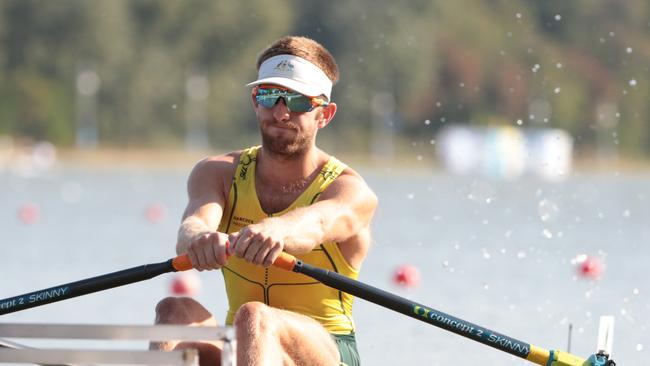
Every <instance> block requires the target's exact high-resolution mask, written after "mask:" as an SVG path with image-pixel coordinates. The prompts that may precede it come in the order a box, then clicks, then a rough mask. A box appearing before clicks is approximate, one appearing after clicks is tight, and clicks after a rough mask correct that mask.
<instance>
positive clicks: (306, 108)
mask: <svg viewBox="0 0 650 366" xmlns="http://www.w3.org/2000/svg"><path fill="white" fill-rule="evenodd" d="M253 95H254V96H255V100H256V101H257V103H258V104H260V105H261V106H262V107H264V108H272V107H273V106H274V105H276V104H277V103H278V100H280V98H282V99H283V100H284V104H285V105H286V106H287V109H288V110H289V112H300V113H303V112H310V111H312V110H313V109H314V108H316V107H320V106H323V107H326V106H327V105H328V104H329V102H327V101H326V100H324V99H323V98H319V97H308V96H306V95H303V94H300V93H297V92H295V91H292V90H289V89H286V88H283V87H280V86H276V85H261V86H257V87H255V89H253Z"/></svg>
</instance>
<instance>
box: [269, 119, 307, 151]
mask: <svg viewBox="0 0 650 366" xmlns="http://www.w3.org/2000/svg"><path fill="white" fill-rule="evenodd" d="M273 124H274V123H273V122H271V123H268V124H266V125H267V126H272V125H273ZM263 126H264V124H261V125H260V133H261V135H262V146H263V147H264V149H265V150H266V151H268V152H269V153H271V154H273V155H275V156H277V157H282V158H284V159H289V160H293V159H297V158H299V157H301V156H304V155H305V154H306V153H307V151H309V148H310V147H311V145H312V140H313V137H314V134H315V133H310V132H308V131H301V130H300V129H298V128H292V126H290V125H289V126H287V127H290V128H292V129H291V130H286V133H284V132H283V133H275V134H272V133H271V132H269V131H268V127H266V128H265V127H263ZM285 126H286V124H285Z"/></svg>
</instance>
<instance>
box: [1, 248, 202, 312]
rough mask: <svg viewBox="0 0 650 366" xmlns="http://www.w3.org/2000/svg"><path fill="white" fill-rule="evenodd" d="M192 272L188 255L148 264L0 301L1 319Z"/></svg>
mask: <svg viewBox="0 0 650 366" xmlns="http://www.w3.org/2000/svg"><path fill="white" fill-rule="evenodd" d="M191 268H192V262H191V261H190V259H189V257H188V256H187V255H180V256H178V257H176V258H172V259H169V260H167V261H164V262H160V263H151V264H145V265H142V266H138V267H133V268H129V269H125V270H122V271H118V272H113V273H109V274H105V275H101V276H97V277H92V278H87V279H84V280H81V281H77V282H71V283H67V284H65V285H60V286H55V287H50V288H47V289H44V290H40V291H34V292H30V293H26V294H23V295H19V296H15V297H10V298H7V299H2V300H0V315H4V314H9V313H13V312H16V311H20V310H25V309H29V308H33V307H36V306H41V305H45V304H49V303H53V302H57V301H61V300H66V299H70V298H73V297H77V296H82V295H87V294H91V293H93V292H97V291H102V290H107V289H110V288H114V287H119V286H123V285H128V284H130V283H134V282H140V281H144V280H148V279H151V278H153V277H156V276H158V275H161V274H163V273H167V272H176V271H185V270H188V269H191Z"/></svg>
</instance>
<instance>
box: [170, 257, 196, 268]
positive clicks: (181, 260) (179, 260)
mask: <svg viewBox="0 0 650 366" xmlns="http://www.w3.org/2000/svg"><path fill="white" fill-rule="evenodd" d="M172 267H174V269H175V270H176V271H187V270H188V269H192V261H191V260H190V257H189V256H188V255H187V254H183V255H179V256H178V257H176V258H173V259H172Z"/></svg>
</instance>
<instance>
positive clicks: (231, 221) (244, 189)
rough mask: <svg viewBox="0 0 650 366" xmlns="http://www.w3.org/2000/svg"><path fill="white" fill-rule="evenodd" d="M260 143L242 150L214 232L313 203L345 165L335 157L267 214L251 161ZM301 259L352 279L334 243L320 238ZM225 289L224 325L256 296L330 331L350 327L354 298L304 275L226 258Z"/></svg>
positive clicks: (354, 275) (351, 270)
mask: <svg viewBox="0 0 650 366" xmlns="http://www.w3.org/2000/svg"><path fill="white" fill-rule="evenodd" d="M259 148H260V147H259V146H255V147H251V148H249V149H247V150H244V151H243V152H242V154H241V156H240V159H239V164H238V166H237V170H236V171H235V175H234V177H233V182H232V187H231V188H230V195H229V198H228V202H227V204H226V207H225V208H224V211H223V212H224V215H223V218H222V219H221V223H220V224H219V231H221V232H225V233H232V232H236V231H239V230H240V229H241V228H243V227H245V226H247V225H249V224H253V223H256V222H258V221H260V220H262V219H264V218H266V217H269V216H280V215H282V214H284V213H286V212H288V211H290V210H293V209H296V208H298V207H304V206H308V205H310V204H312V203H314V202H315V201H316V200H317V199H318V196H319V195H320V194H321V193H322V192H323V191H324V190H325V188H327V187H328V186H329V185H330V184H331V183H332V182H333V181H334V179H336V178H337V177H338V176H339V174H341V172H342V171H343V170H344V169H345V168H346V165H345V164H343V163H342V162H340V161H339V160H338V159H336V158H335V157H331V158H330V160H329V161H328V162H327V163H326V164H325V166H324V167H323V169H322V170H321V172H320V174H318V176H317V178H316V179H314V181H313V182H312V183H311V184H310V185H309V186H308V187H307V189H306V190H305V191H304V192H303V193H302V194H301V195H300V196H299V197H298V198H297V199H296V200H295V201H294V202H293V203H292V204H291V206H289V207H288V208H287V209H286V210H284V211H282V212H278V213H276V214H273V215H267V214H266V213H264V211H263V210H262V208H261V206H260V203H259V200H258V198H257V192H256V190H255V164H256V160H257V159H256V158H257V151H258V150H259ZM296 257H297V258H299V259H301V260H303V261H304V262H305V263H309V264H313V265H315V266H317V267H321V268H326V269H329V270H330V271H335V272H338V273H340V274H342V275H345V276H348V277H351V278H354V279H356V278H357V277H358V275H359V273H358V271H357V270H355V269H354V268H352V267H351V266H350V265H349V264H348V262H347V261H346V260H345V258H344V257H343V255H342V254H341V251H340V249H339V246H338V244H337V243H335V242H327V243H322V244H320V245H319V246H317V247H316V248H315V249H314V250H313V251H311V252H310V253H307V254H302V255H297V256H296ZM221 272H222V273H223V278H224V281H225V284H226V292H227V293H228V303H229V309H228V316H227V318H226V324H229V325H230V324H232V321H233V317H234V316H235V313H236V312H237V309H239V307H240V306H241V305H242V304H244V303H246V302H249V301H259V302H263V303H265V304H267V305H270V306H273V307H275V308H279V309H284V310H290V311H294V312H296V313H300V314H303V315H307V316H309V317H311V318H313V319H315V320H317V321H318V322H320V323H321V324H322V325H323V326H324V327H325V329H327V331H329V332H330V333H332V334H348V333H351V332H353V331H354V323H353V321H352V302H353V299H354V297H353V296H351V295H349V294H346V293H344V292H341V291H339V290H335V289H332V288H330V287H327V286H325V285H323V284H321V283H320V282H317V281H316V280H314V279H312V278H310V277H307V276H305V275H303V274H299V273H294V272H288V271H285V270H282V269H278V268H275V267H273V266H271V267H269V268H264V267H262V266H257V265H253V264H250V263H248V262H246V261H245V260H243V259H241V258H238V257H235V256H233V257H230V259H229V261H228V265H227V266H225V267H223V268H222V271H221Z"/></svg>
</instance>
